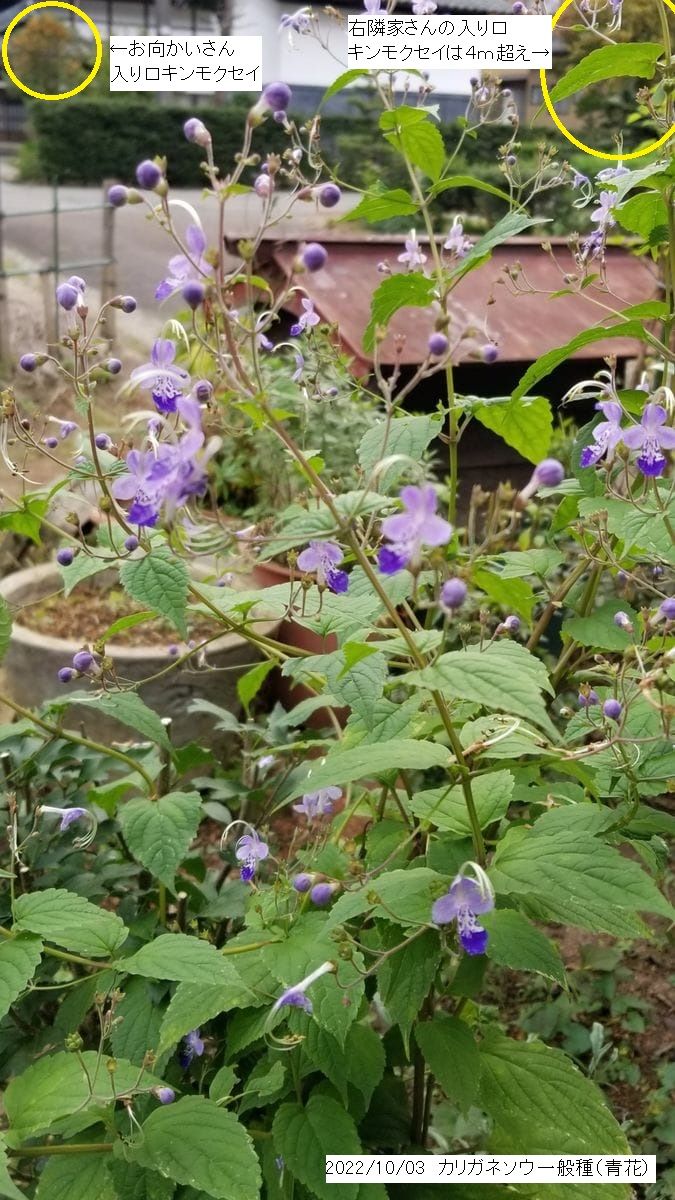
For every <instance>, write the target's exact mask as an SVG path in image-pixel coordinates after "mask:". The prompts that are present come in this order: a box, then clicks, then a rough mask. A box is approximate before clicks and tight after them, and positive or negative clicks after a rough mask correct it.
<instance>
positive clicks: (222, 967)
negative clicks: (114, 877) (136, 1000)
mask: <svg viewBox="0 0 675 1200" xmlns="http://www.w3.org/2000/svg"><path fill="white" fill-rule="evenodd" d="M115 965H116V967H117V968H118V970H120V971H123V972H124V973H125V974H129V975H143V976H144V977H145V978H146V979H173V980H176V981H177V982H179V983H199V984H207V985H209V984H215V983H220V984H223V985H226V986H227V985H228V984H229V985H235V984H237V983H239V976H238V974H237V972H236V970H235V968H234V967H233V966H232V964H231V963H230V962H228V960H227V959H225V958H223V955H222V954H221V953H220V952H219V951H218V950H217V949H216V947H215V946H213V945H211V943H210V942H203V941H201V939H199V938H195V937H188V935H187V934H186V933H162V934H160V936H159V937H157V938H155V940H154V941H152V942H148V943H147V945H145V946H141V948H140V950H137V951H136V953H135V954H132V955H131V956H130V957H129V958H122V959H120V960H119V962H117V963H116V964H115Z"/></svg>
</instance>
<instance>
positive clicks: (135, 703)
mask: <svg viewBox="0 0 675 1200" xmlns="http://www.w3.org/2000/svg"><path fill="white" fill-rule="evenodd" d="M66 703H67V704H68V705H71V704H77V705H80V704H82V705H85V706H86V707H87V708H94V709H98V710H100V712H103V713H105V714H106V716H108V717H114V718H115V720H117V721H121V722H122V724H123V725H127V726H128V727H129V729H135V730H136V732H137V733H138V734H140V736H141V737H143V738H147V740H148V741H150V742H154V743H155V745H156V746H162V747H163V749H164V750H170V749H171V742H170V741H169V738H168V735H167V732H166V729H165V728H164V726H163V725H162V722H161V720H160V718H159V717H158V716H157V713H156V712H154V711H153V709H151V708H148V706H147V704H146V703H145V701H143V700H141V698H140V696H139V695H138V694H137V693H136V692H102V693H99V694H98V695H96V696H92V695H90V693H89V692H72V693H69V695H68V697H67V700H66Z"/></svg>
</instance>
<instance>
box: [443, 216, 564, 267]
mask: <svg viewBox="0 0 675 1200" xmlns="http://www.w3.org/2000/svg"><path fill="white" fill-rule="evenodd" d="M545 223H546V222H545V221H544V224H545ZM541 224H542V220H541V217H528V216H527V215H526V214H525V213H517V212H510V213H507V214H506V216H505V217H502V218H501V220H499V221H497V222H496V223H495V224H494V225H493V226H492V227H491V229H490V230H489V231H488V233H485V234H483V236H482V237H481V238H479V239H478V241H477V242H476V244H475V245H474V247H473V249H471V250H469V252H468V254H467V255H466V256H465V257H464V258H463V259H462V260H461V262H460V263H459V265H458V267H457V269H456V275H457V276H458V277H459V278H461V277H462V276H463V275H467V274H468V273H469V271H471V270H472V269H473V267H474V265H475V264H477V263H479V262H484V261H485V260H487V259H488V258H490V256H491V254H492V251H493V250H495V249H496V247H497V246H501V245H502V244H503V243H504V242H507V241H508V240H509V238H512V237H516V236H517V235H518V234H519V233H523V232H524V231H525V230H526V229H530V228H531V226H532V225H541Z"/></svg>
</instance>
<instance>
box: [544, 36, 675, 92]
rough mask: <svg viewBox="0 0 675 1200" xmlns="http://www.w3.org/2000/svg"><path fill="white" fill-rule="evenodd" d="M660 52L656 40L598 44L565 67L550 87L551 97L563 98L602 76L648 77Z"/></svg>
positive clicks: (599, 80) (606, 77)
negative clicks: (572, 63)
mask: <svg viewBox="0 0 675 1200" xmlns="http://www.w3.org/2000/svg"><path fill="white" fill-rule="evenodd" d="M662 54H663V46H661V45H659V43H658V42H630V44H625V45H614V46H600V47H599V49H597V50H591V53H590V54H587V55H586V56H585V58H582V60H581V62H578V63H575V65H574V66H573V67H571V68H570V70H569V71H566V72H565V74H564V75H563V77H562V79H559V80H558V82H557V83H556V85H555V87H554V88H552V90H551V101H552V103H553V104H557V103H558V101H559V100H566V99H567V97H568V96H573V95H574V93H575V92H579V91H581V89H582V88H586V87H590V85H591V84H594V83H602V82H604V80H605V79H617V78H618V77H619V76H623V75H630V76H632V77H633V78H638V79H651V78H652V76H653V74H654V71H655V70H656V63H657V61H658V59H659V58H660V57H661V55H662Z"/></svg>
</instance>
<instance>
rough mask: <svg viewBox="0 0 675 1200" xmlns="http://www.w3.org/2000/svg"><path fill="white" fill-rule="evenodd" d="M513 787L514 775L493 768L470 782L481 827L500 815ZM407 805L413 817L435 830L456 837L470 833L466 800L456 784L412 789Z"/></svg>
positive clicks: (495, 819)
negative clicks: (425, 789)
mask: <svg viewBox="0 0 675 1200" xmlns="http://www.w3.org/2000/svg"><path fill="white" fill-rule="evenodd" d="M513 786H514V778H513V775H512V774H511V772H510V771H494V772H492V773H491V774H489V775H479V776H478V777H477V778H476V779H474V780H473V781H472V785H471V790H472V793H473V799H474V804H475V807H476V814H477V816H478V821H479V824H480V827H481V829H484V828H485V826H486V825H491V824H492V822H493V821H498V820H499V818H500V817H503V816H504V814H505V812H506V810H507V809H508V807H509V803H510V800H511V795H512V793H513ZM410 807H411V808H412V811H413V812H414V814H415V816H416V817H419V819H420V820H421V821H429V822H430V823H431V824H432V825H435V826H436V828H437V829H442V830H443V831H444V832H446V833H456V834H457V835H458V836H460V837H470V836H471V822H470V821H469V816H468V813H467V809H466V800H465V799H464V792H463V791H462V788H461V787H460V786H459V785H455V786H454V787H450V786H446V787H441V788H430V789H429V790H428V791H424V792H416V793H415V795H413V798H412V800H411V801H410Z"/></svg>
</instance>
